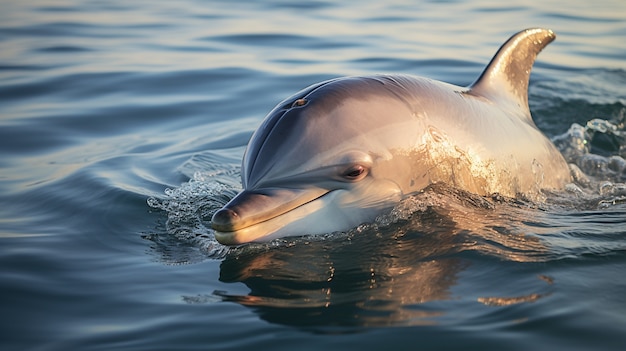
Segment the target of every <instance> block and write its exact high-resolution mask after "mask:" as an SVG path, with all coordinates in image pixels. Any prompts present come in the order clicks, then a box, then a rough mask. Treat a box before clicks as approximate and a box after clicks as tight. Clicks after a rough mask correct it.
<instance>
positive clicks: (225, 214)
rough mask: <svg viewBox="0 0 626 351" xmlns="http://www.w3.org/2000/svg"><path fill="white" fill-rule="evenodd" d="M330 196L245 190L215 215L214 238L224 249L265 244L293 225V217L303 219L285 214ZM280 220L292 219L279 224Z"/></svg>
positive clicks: (314, 190) (301, 191)
mask: <svg viewBox="0 0 626 351" xmlns="http://www.w3.org/2000/svg"><path fill="white" fill-rule="evenodd" d="M330 192H331V191H329V190H327V189H321V188H309V189H278V188H271V189H262V190H254V191H251V190H244V191H242V192H240V193H239V194H238V195H237V196H235V197H234V198H233V199H232V200H231V201H230V202H229V203H228V204H226V205H225V206H224V207H223V208H222V209H220V210H218V211H217V212H215V214H214V215H213V218H212V219H211V226H212V228H213V229H214V230H215V231H216V232H215V238H216V239H217V241H218V242H219V243H220V244H223V245H239V244H243V243H246V242H252V241H260V240H259V239H265V240H262V241H266V240H267V236H269V235H271V234H272V233H273V232H275V231H276V230H279V229H280V228H281V227H283V226H285V225H286V224H288V223H289V222H291V221H293V220H294V217H297V218H301V217H302V216H303V215H296V216H294V215H291V216H285V215H286V214H290V213H292V212H294V210H295V209H298V208H300V207H302V206H305V205H307V204H310V203H311V202H314V201H316V200H318V199H320V198H321V197H324V196H325V195H327V194H328V193H330ZM280 217H292V218H289V219H285V220H284V221H280V220H278V219H279V218H280ZM297 218H296V219H297ZM270 222H271V223H270Z"/></svg>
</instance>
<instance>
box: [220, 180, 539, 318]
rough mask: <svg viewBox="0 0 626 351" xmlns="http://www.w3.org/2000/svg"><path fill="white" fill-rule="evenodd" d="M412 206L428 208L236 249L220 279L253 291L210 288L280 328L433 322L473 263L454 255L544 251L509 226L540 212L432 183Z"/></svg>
mask: <svg viewBox="0 0 626 351" xmlns="http://www.w3.org/2000/svg"><path fill="white" fill-rule="evenodd" d="M416 203H420V204H426V205H425V206H424V207H423V209H422V210H418V211H415V212H413V213H412V214H411V215H410V216H408V218H401V219H400V220H398V221H396V222H395V223H393V224H391V225H388V226H380V227H378V226H365V227H363V228H361V229H360V230H355V231H353V232H351V233H350V234H348V235H347V236H343V237H339V238H326V239H323V240H320V239H312V240H310V241H307V239H297V240H296V241H292V242H290V244H286V245H283V246H278V247H272V248H267V247H265V248H257V249H244V250H240V251H235V253H234V254H232V255H228V256H227V257H226V258H225V259H224V261H223V262H222V264H221V266H220V280H221V281H223V282H227V283H233V282H241V283H244V284H245V285H246V286H247V287H248V288H249V289H250V292H249V293H248V294H247V295H231V294H227V293H224V292H216V293H215V294H216V295H219V296H220V297H221V298H222V300H225V301H231V302H237V303H239V304H241V305H244V306H247V307H250V308H252V309H254V311H255V312H256V313H258V315H259V316H260V317H261V318H263V319H264V320H267V321H269V322H271V323H278V324H283V325H291V326H298V327H335V326H343V327H354V326H391V325H393V326H398V325H422V324H433V323H437V321H438V320H441V319H440V318H439V317H440V316H442V315H443V313H444V312H443V311H444V307H443V306H444V305H443V304H441V303H440V302H441V301H445V300H450V299H453V298H458V296H457V297H455V296H453V295H452V293H451V288H452V287H453V286H454V285H456V284H457V279H458V276H459V273H460V272H461V271H462V270H463V269H464V268H466V267H467V266H468V265H469V262H470V260H468V259H467V258H464V257H465V256H464V255H462V254H459V253H460V252H462V251H466V250H472V251H478V252H480V253H481V254H486V255H495V256H498V257H499V258H500V259H503V260H510V261H536V260H538V258H537V257H539V256H540V255H542V254H545V251H546V250H545V247H543V246H542V245H541V242H540V241H539V240H538V239H537V238H536V237H533V236H530V237H529V236H527V235H523V234H519V233H516V232H519V231H518V230H516V227H515V226H514V225H512V223H520V221H523V220H524V217H526V216H529V215H535V216H536V215H537V211H536V210H535V211H528V210H527V209H524V210H520V207H516V206H513V203H512V202H509V203H506V202H505V203H503V202H501V201H500V200H494V199H491V198H483V197H477V196H471V195H469V194H467V193H464V192H459V191H456V190H451V189H444V188H434V189H432V188H431V189H430V190H429V191H427V192H424V193H422V194H421V195H420V197H419V198H417V199H416ZM517 229H519V228H517ZM521 231H524V230H521ZM479 301H480V300H479ZM448 308H449V306H448ZM448 310H449V309H448Z"/></svg>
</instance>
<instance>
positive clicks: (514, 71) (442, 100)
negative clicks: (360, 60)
mask: <svg viewBox="0 0 626 351" xmlns="http://www.w3.org/2000/svg"><path fill="white" fill-rule="evenodd" d="M554 38H555V35H554V33H553V32H552V31H550V30H546V29H540V28H534V29H527V30H524V31H521V32H519V33H517V34H515V35H514V36H513V37H511V38H510V39H509V40H508V41H507V42H506V43H504V45H503V46H502V47H501V48H500V50H499V51H498V52H497V54H496V55H495V57H494V58H493V59H492V60H491V62H490V63H489V65H488V66H487V68H486V69H485V71H484V72H483V73H482V75H481V76H480V77H479V78H478V80H476V82H475V83H473V84H472V85H470V86H469V87H465V88H463V87H458V86H455V85H451V84H447V83H442V82H438V81H434V80H431V79H427V78H422V77H415V76H409V75H373V76H362V77H343V78H337V79H331V80H328V81H325V82H322V83H318V84H314V85H312V86H310V87H308V88H306V89H304V90H302V91H300V92H298V93H296V94H295V95H293V96H291V97H289V98H287V99H286V100H284V101H283V102H281V103H280V104H278V106H276V107H275V108H274V109H273V110H272V111H271V112H270V113H269V115H267V117H266V118H265V120H264V121H263V122H262V124H261V126H260V127H259V128H258V129H257V130H256V132H255V133H254V134H253V135H252V138H251V140H250V142H249V143H248V146H247V149H246V152H245V154H244V157H243V163H242V170H241V172H242V184H243V191H241V192H240V193H239V194H238V195H237V196H235V197H234V198H233V199H232V200H231V201H230V202H229V203H228V204H226V205H225V206H224V207H223V208H222V209H220V210H219V211H217V212H216V213H215V214H214V215H213V218H212V227H213V229H214V230H215V231H216V233H215V237H216V239H217V240H218V241H219V242H220V243H222V244H225V245H238V244H242V243H246V242H262V241H269V240H272V239H275V238H279V237H285V236H296V235H303V234H321V233H331V232H335V231H344V230H348V229H350V228H353V227H355V226H357V225H359V224H361V223H365V222H371V221H373V220H374V219H375V218H376V216H378V215H380V214H381V213H384V211H388V210H390V209H391V208H393V206H394V205H396V204H397V203H398V202H399V201H401V200H402V199H403V198H405V197H407V196H409V195H411V194H415V193H417V192H419V191H420V190H422V189H424V188H425V187H427V186H429V185H431V184H435V183H440V184H446V185H450V186H452V187H456V188H459V189H462V190H465V191H468V192H471V193H475V194H479V195H490V194H493V193H499V194H501V195H504V196H509V197H515V196H518V195H522V196H524V197H526V198H529V199H538V198H539V196H540V195H541V191H542V190H544V189H550V190H559V189H562V188H563V187H564V186H565V185H566V184H567V183H568V182H570V181H571V178H570V170H569V166H568V164H567V163H566V161H565V160H564V158H563V156H562V155H561V154H560V153H559V151H558V150H557V149H556V148H555V146H554V145H553V144H552V143H551V142H550V140H548V138H547V137H546V136H545V135H543V134H542V133H541V132H540V131H539V129H537V127H536V126H535V124H534V122H533V120H532V118H531V116H530V110H529V107H528V81H529V77H530V70H531V68H532V65H533V63H534V61H535V58H536V57H537V54H538V53H539V52H540V51H541V50H542V49H543V48H544V47H545V46H546V45H548V44H549V43H550V42H552V41H553V40H554Z"/></svg>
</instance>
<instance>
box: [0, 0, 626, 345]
mask: <svg viewBox="0 0 626 351" xmlns="http://www.w3.org/2000/svg"><path fill="white" fill-rule="evenodd" d="M533 26H543V27H547V28H551V29H553V30H554V31H555V32H556V34H557V40H556V41H555V42H554V43H552V44H551V45H550V46H548V47H547V48H546V49H545V50H544V51H543V52H542V53H541V54H540V56H539V58H538V61H537V64H536V65H535V68H534V70H533V75H532V77H531V86H530V105H531V109H532V112H533V115H534V118H535V121H536V123H537V125H538V126H539V127H540V128H541V129H542V130H543V131H544V132H545V133H546V134H547V135H549V136H550V137H551V138H554V140H555V143H556V144H557V145H558V147H559V148H560V149H561V150H562V151H563V153H564V154H565V155H566V157H567V158H568V161H569V162H571V163H572V164H575V165H576V166H577V167H578V169H580V173H579V176H578V177H577V182H576V183H575V184H571V185H570V186H568V189H566V190H565V191H564V192H563V193H561V194H549V195H548V196H547V197H546V201H545V202H542V203H530V202H528V201H525V200H523V199H517V200H513V199H501V198H497V197H493V198H492V197H488V198H480V197H476V196H472V195H470V194H463V193H459V192H456V191H454V190H452V189H432V190H431V191H427V192H425V193H424V194H421V196H418V197H416V198H414V199H410V201H407V202H406V203H403V204H401V206H399V207H398V208H396V209H395V211H394V212H393V213H390V214H388V215H385V216H382V217H381V218H379V220H377V222H376V223H372V224H367V225H363V226H360V227H358V228H356V229H354V230H351V231H349V232H347V233H337V234H333V235H326V236H319V237H303V238H296V239H292V240H282V241H277V242H273V243H270V244H267V245H249V246H245V247H240V248H235V249H228V248H226V247H223V246H221V245H219V244H217V242H216V241H215V240H214V238H213V236H212V235H213V234H212V231H211V229H210V222H209V221H210V218H211V214H212V213H213V212H214V211H215V210H216V209H218V208H219V207H220V206H221V205H222V204H223V203H225V202H226V201H227V200H228V199H229V198H230V197H232V196H233V195H234V194H235V193H236V192H237V190H238V187H239V165H240V161H241V156H242V153H243V150H244V148H245V145H246V143H247V140H248V138H249V137H250V136H251V134H252V132H253V131H254V130H255V128H256V127H257V126H258V125H259V123H260V121H261V119H262V118H263V117H264V116H265V114H266V113H267V112H269V111H270V110H271V108H273V106H274V105H275V104H276V103H278V102H279V101H281V100H282V99H283V98H285V97H287V96H289V95H290V94H292V93H294V92H296V91H298V90H300V89H302V88H304V87H306V86H308V85H310V84H312V83H315V82H318V81H321V80H324V79H328V78H332V77H337V76H342V75H352V74H371V73H381V72H391V73H408V74H416V75H423V76H428V77H431V78H434V79H438V80H444V81H447V82H450V83H454V84H459V85H467V84H469V83H471V82H472V81H473V80H474V79H475V78H476V77H477V76H478V74H480V72H481V70H482V68H483V67H484V65H486V64H487V62H488V61H489V59H490V58H491V56H492V55H493V54H494V53H495V51H496V50H497V48H498V47H499V45H500V44H502V43H503V42H504V41H505V40H506V39H507V38H508V37H509V36H510V35H512V34H513V33H515V32H517V31H519V30H521V29H523V28H527V27H533ZM624 38H626V4H625V3H624V2H623V1H620V0H599V1H596V2H593V4H592V3H590V2H588V1H565V0H544V1H540V2H539V1H538V2H533V3H529V2H527V1H521V0H512V1H507V2H501V1H489V0H479V1H467V0H465V1H462V0H459V1H445V2H434V1H430V2H426V1H423V2H418V1H415V2H410V1H393V0H392V1H385V2H375V1H358V2H356V1H355V2H347V1H346V2H341V3H339V2H337V3H333V2H325V1H306V2H294V1H278V0H276V1H265V2H253V1H239V2H236V3H235V2H231V1H199V0H185V1H176V2H168V1H115V0H112V1H95V0H94V1H78V0H65V1H61V0H59V1H53V0H50V1H43V0H42V1H19V2H18V1H2V2H0V154H1V157H0V311H1V317H0V349H2V350H111V349H115V350H196V349H197V350H251V349H258V350H270V349H272V350H274V349H275V350H294V349H298V350H320V349H322V350H323V349H340V350H348V349H358V350H368V349H371V350H379V349H389V350H391V349H394V350H400V349H410V350H417V349H437V350H444V349H476V350H478V349H480V350H488V349H494V350H565V349H567V350H590V349H593V350H623V349H624V345H626V336H625V335H626V298H625V292H626V278H624V277H625V276H624V272H626V186H625V182H626V171H625V169H626V162H625V161H624V158H626V131H625V130H626V129H625V127H624V124H625V121H626V117H625V115H626V63H625V62H626V61H625V60H626V42H625V41H624Z"/></svg>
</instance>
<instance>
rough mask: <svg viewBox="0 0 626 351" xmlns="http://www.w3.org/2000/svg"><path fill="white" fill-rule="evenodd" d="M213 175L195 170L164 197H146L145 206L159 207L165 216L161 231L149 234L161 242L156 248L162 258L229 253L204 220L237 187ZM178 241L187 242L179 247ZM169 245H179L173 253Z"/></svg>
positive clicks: (188, 258) (172, 259)
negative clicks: (190, 177)
mask: <svg viewBox="0 0 626 351" xmlns="http://www.w3.org/2000/svg"><path fill="white" fill-rule="evenodd" d="M216 175H217V174H216V173H215V172H214V171H210V172H200V171H196V172H195V173H194V175H193V178H192V179H190V180H189V181H188V182H187V183H184V184H182V185H181V186H180V187H178V188H174V189H166V190H165V195H164V196H163V197H160V198H156V197H150V198H148V200H147V202H148V206H150V207H152V208H155V209H159V210H162V211H164V212H165V213H166V215H167V220H166V222H165V225H164V226H165V228H164V233H154V234H152V235H150V237H148V239H150V240H152V241H153V242H155V243H157V245H158V244H159V243H161V244H163V245H158V247H159V248H161V250H160V251H161V253H162V256H163V258H164V260H165V261H169V262H170V263H190V262H195V261H198V260H200V261H201V260H203V259H205V258H207V257H210V258H220V257H224V255H226V253H227V252H228V250H229V249H228V247H226V246H223V245H221V244H219V243H218V242H217V241H216V240H215V237H214V235H213V230H212V229H211V228H210V225H208V224H207V220H208V219H209V218H211V216H212V215H213V213H214V212H215V211H217V210H218V209H220V208H221V207H222V206H224V205H225V204H226V203H227V202H228V201H229V200H230V199H231V198H232V197H234V195H235V194H236V193H237V189H236V188H233V186H232V184H224V183H222V182H220V181H218V180H217V178H216ZM172 238H173V239H174V240H175V241H176V242H177V244H175V245H174V246H172V245H171V243H169V242H170V241H171V239H172ZM181 243H187V244H188V245H187V246H185V245H183V246H182V247H181V245H180V244H181ZM172 247H178V250H177V251H176V252H172ZM197 250H200V251H201V252H200V253H198V252H196V251H197Z"/></svg>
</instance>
